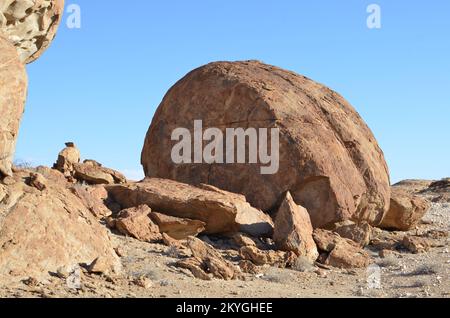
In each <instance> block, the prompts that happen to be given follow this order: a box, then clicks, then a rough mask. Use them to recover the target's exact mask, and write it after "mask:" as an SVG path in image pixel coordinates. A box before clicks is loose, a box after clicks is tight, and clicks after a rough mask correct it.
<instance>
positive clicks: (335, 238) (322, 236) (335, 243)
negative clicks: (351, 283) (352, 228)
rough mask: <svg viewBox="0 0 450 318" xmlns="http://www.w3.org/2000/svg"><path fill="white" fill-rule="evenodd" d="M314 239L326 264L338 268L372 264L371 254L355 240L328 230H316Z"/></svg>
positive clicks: (363, 266)
mask: <svg viewBox="0 0 450 318" xmlns="http://www.w3.org/2000/svg"><path fill="white" fill-rule="evenodd" d="M313 236H314V240H315V242H316V244H317V247H318V248H319V250H320V251H321V252H325V253H324V255H323V256H322V257H321V261H322V262H323V263H324V264H325V265H329V266H333V267H338V268H365V267H367V266H369V264H370V256H369V255H368V254H367V253H366V252H365V251H364V250H363V249H361V247H360V246H359V245H358V244H357V243H356V242H354V241H352V240H350V239H345V238H342V237H340V236H339V234H337V233H333V232H331V231H327V230H321V229H316V230H314V234H313Z"/></svg>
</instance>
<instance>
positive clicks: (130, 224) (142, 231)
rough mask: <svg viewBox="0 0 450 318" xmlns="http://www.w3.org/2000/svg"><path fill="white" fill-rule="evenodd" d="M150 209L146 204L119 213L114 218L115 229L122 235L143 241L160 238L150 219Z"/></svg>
mask: <svg viewBox="0 0 450 318" xmlns="http://www.w3.org/2000/svg"><path fill="white" fill-rule="evenodd" d="M151 212H152V210H151V209H150V208H149V207H148V206H146V205H140V206H138V207H136V208H129V209H126V210H123V211H121V212H120V213H119V215H118V216H117V218H116V220H115V226H116V229H117V230H118V231H119V232H120V233H122V234H123V235H128V236H131V237H134V238H135V239H137V240H140V241H143V242H152V241H157V240H160V239H162V236H161V233H160V232H159V228H158V226H157V225H156V224H155V223H153V221H152V220H151V219H150V213H151Z"/></svg>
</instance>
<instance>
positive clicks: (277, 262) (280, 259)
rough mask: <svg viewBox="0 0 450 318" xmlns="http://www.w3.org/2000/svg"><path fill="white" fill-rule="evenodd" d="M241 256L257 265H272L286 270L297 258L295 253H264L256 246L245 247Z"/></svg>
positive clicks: (270, 251)
mask: <svg viewBox="0 0 450 318" xmlns="http://www.w3.org/2000/svg"><path fill="white" fill-rule="evenodd" d="M239 254H240V256H241V258H242V259H243V260H247V261H251V262H252V263H254V264H255V265H258V266H262V265H270V266H277V267H280V268H285V267H289V266H291V265H292V264H293V263H294V262H295V259H296V258H297V257H296V255H295V254H294V253H293V252H282V251H272V250H267V251H263V250H260V249H259V248H257V247H256V246H244V247H242V248H241V249H240V251H239Z"/></svg>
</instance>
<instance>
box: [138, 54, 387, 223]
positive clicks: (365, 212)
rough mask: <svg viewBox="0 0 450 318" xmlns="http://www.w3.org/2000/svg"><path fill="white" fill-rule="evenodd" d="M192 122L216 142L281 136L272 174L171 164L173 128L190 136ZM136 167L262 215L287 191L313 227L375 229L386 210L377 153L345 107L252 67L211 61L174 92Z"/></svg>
mask: <svg viewBox="0 0 450 318" xmlns="http://www.w3.org/2000/svg"><path fill="white" fill-rule="evenodd" d="M194 120H202V121H203V129H204V130H206V129H207V128H212V127H214V128H219V129H220V130H222V132H223V134H224V135H226V128H244V129H246V128H255V129H259V128H267V129H271V128H278V129H280V161H279V168H280V169H279V170H278V172H277V173H275V174H273V175H262V174H261V170H260V168H261V166H265V165H260V164H253V165H252V164H219V163H215V164H212V165H210V164H206V163H203V164H175V163H174V162H173V160H172V158H171V153H172V149H173V146H174V145H175V144H176V141H172V138H171V136H172V133H173V131H174V130H175V129H176V128H180V127H181V128H186V129H188V130H189V131H190V132H191V135H192V136H193V135H194V134H193V129H194ZM141 162H142V164H143V167H144V170H145V174H146V176H148V177H157V178H169V179H173V180H177V181H180V182H185V183H189V184H200V183H207V184H211V185H214V186H217V187H219V188H221V189H224V190H227V191H231V192H235V193H241V194H244V195H245V196H246V198H247V199H248V201H249V202H250V204H252V206H254V207H256V208H259V209H262V210H263V211H270V210H272V209H274V208H276V206H277V202H279V200H280V198H281V197H282V195H283V194H284V193H285V192H287V191H290V192H291V194H292V196H293V198H294V200H295V202H296V203H297V204H300V205H301V206H303V207H305V208H306V209H307V210H308V212H309V214H310V215H311V220H312V224H313V226H314V227H322V226H325V225H330V224H334V223H336V222H340V221H343V220H347V219H353V220H360V221H367V222H368V223H370V224H372V225H378V224H380V222H381V220H382V218H383V216H384V214H385V212H386V211H387V209H388V207H389V199H390V189H389V186H390V181H389V174H388V169H387V165H386V163H385V160H384V156H383V152H382V151H381V149H380V147H379V146H378V143H377V141H376V139H375V137H374V136H373V134H372V132H371V131H370V129H369V128H368V127H367V125H366V124H365V123H364V121H363V120H362V119H361V117H360V116H359V115H358V113H357V112H356V111H355V110H354V109H353V107H352V106H351V105H350V104H349V103H348V102H347V101H346V100H345V99H344V98H342V97H341V96H340V95H339V94H337V93H336V92H334V91H332V90H330V89H329V88H327V87H325V86H323V85H321V84H318V83H316V82H314V81H312V80H310V79H307V78H306V77H303V76H300V75H297V74H295V73H293V72H289V71H286V70H283V69H280V68H277V67H274V66H270V65H265V64H262V63H260V62H256V61H247V62H234V63H232V62H218V63H211V64H208V65H206V66H203V67H201V68H199V69H196V70H194V71H192V72H191V73H189V74H188V75H187V76H186V77H184V78H183V79H182V80H180V81H179V82H178V83H177V84H176V85H175V86H174V87H172V88H171V89H170V91H169V92H168V93H167V95H166V96H165V98H164V100H163V102H162V103H161V105H160V106H159V108H158V110H157V112H156V114H155V116H154V118H153V121H152V124H151V126H150V128H149V131H148V133H147V136H146V140H145V144H144V148H143V151H142V157H141ZM247 162H248V161H247Z"/></svg>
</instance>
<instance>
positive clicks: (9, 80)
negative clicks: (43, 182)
mask: <svg viewBox="0 0 450 318" xmlns="http://www.w3.org/2000/svg"><path fill="white" fill-rule="evenodd" d="M27 85H28V79H27V74H26V71H25V66H24V65H23V64H22V63H21V62H20V60H19V56H18V55H17V52H16V49H15V48H14V46H13V45H12V44H11V43H9V41H7V40H6V39H5V38H3V37H2V36H1V34H0V179H1V178H2V177H5V176H11V175H12V170H11V168H12V161H13V158H14V152H15V148H16V140H17V135H18V133H19V124H20V120H21V118H22V114H23V111H24V106H25V99H26V95H27Z"/></svg>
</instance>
